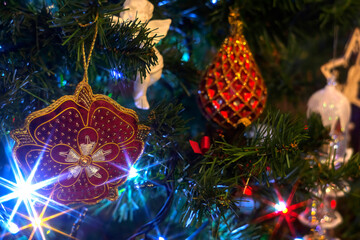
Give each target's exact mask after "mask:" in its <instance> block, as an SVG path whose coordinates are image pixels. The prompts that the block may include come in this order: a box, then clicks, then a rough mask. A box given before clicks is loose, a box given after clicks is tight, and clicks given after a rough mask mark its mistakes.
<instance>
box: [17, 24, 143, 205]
mask: <svg viewBox="0 0 360 240" xmlns="http://www.w3.org/2000/svg"><path fill="white" fill-rule="evenodd" d="M93 23H95V24H96V25H95V35H94V38H93V41H92V44H91V47H90V52H89V55H88V57H87V58H86V56H85V47H84V44H83V45H82V52H83V61H84V77H83V80H82V81H81V82H80V83H79V84H78V85H77V87H76V90H75V93H74V95H69V96H63V97H61V98H60V99H58V100H56V101H55V102H54V103H53V104H51V105H50V106H48V107H46V108H44V109H42V110H39V111H36V112H34V113H32V114H30V115H29V116H28V117H27V118H26V120H25V124H24V127H23V128H20V129H16V130H14V131H12V132H11V136H12V138H13V139H14V140H15V141H16V144H15V146H14V149H13V156H14V157H15V158H16V159H17V161H18V162H19V163H20V164H21V167H22V169H23V170H24V171H25V172H31V170H32V169H34V168H35V167H37V170H36V173H35V176H34V181H36V182H41V181H46V180H48V179H56V181H54V183H52V184H51V185H48V186H46V187H44V188H42V189H40V190H39V193H41V194H43V195H45V196H49V197H51V198H52V199H53V200H55V201H57V202H59V203H62V204H71V203H79V202H82V203H86V204H95V203H97V202H99V201H101V200H102V199H104V198H107V199H109V200H116V199H117V197H118V190H117V188H118V186H120V185H121V184H123V183H124V182H125V181H126V179H127V176H128V171H129V169H130V168H131V166H132V165H133V164H134V163H135V162H136V161H137V159H138V158H139V157H140V156H141V154H142V152H143V149H144V141H143V140H144V138H145V137H146V135H147V132H148V131H149V128H148V127H147V126H144V125H140V124H138V122H139V120H138V116H137V114H136V113H135V111H133V110H131V109H127V108H124V107H122V106H120V105H119V104H118V103H117V102H116V101H114V100H113V99H111V98H109V97H107V96H105V95H101V94H93V92H92V89H91V87H90V85H89V84H88V74H87V70H88V67H89V64H90V58H91V53H92V50H93V48H94V45H95V41H96V36H97V28H98V26H97V18H96V21H94V22H92V23H91V24H93ZM91 24H85V25H82V24H79V25H80V26H81V27H87V26H89V25H91Z"/></svg>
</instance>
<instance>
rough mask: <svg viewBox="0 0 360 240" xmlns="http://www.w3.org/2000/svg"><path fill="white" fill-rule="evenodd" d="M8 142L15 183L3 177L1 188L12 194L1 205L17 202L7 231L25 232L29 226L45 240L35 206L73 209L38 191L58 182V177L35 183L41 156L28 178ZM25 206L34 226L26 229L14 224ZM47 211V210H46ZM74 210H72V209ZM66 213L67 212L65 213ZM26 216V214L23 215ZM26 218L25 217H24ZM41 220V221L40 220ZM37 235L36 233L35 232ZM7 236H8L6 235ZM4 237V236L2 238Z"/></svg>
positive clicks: (0, 179)
mask: <svg viewBox="0 0 360 240" xmlns="http://www.w3.org/2000/svg"><path fill="white" fill-rule="evenodd" d="M6 140H7V144H6V145H7V146H5V147H4V149H5V151H6V156H7V157H8V159H10V161H9V162H10V167H11V170H12V172H13V174H14V178H15V181H14V182H13V181H10V180H8V179H5V178H3V177H0V187H4V188H6V189H8V190H10V193H8V194H5V195H3V196H1V197H0V204H2V203H4V202H8V201H10V200H16V202H15V205H14V206H13V208H12V209H10V210H11V214H10V216H9V218H8V219H7V225H8V227H7V230H8V231H9V233H11V234H14V233H16V232H18V231H20V230H23V229H24V228H28V227H29V226H34V229H35V230H38V233H39V234H40V235H41V239H45V235H44V232H43V230H42V228H41V226H42V222H41V217H42V216H41V217H40V218H39V215H38V213H37V211H36V210H35V204H36V203H37V202H39V203H41V204H44V205H45V206H46V207H47V206H48V205H50V206H51V207H52V208H53V209H57V210H59V209H60V211H62V212H63V210H64V209H68V211H70V209H71V208H68V207H66V206H65V205H62V204H59V203H57V202H55V201H53V200H52V199H50V198H48V197H46V196H44V195H42V194H40V193H38V192H37V191H38V190H39V189H42V188H44V187H46V186H49V185H51V184H54V183H55V182H57V181H58V177H56V178H51V179H47V180H44V181H41V182H37V183H33V179H34V176H35V173H36V171H37V169H38V167H39V164H40V159H41V154H40V156H39V159H38V160H37V162H36V164H35V166H34V168H33V169H32V171H31V172H30V174H29V176H28V177H27V178H26V177H25V176H24V175H23V173H22V171H21V170H20V167H19V165H18V163H17V161H16V160H14V159H13V158H12V157H11V149H12V146H13V144H11V143H10V141H9V139H8V138H6ZM22 205H24V206H25V209H26V212H27V216H26V217H27V218H28V220H29V221H30V222H32V224H29V225H27V226H25V227H20V228H19V227H18V226H17V225H16V224H15V223H13V218H14V216H15V214H20V213H19V212H18V210H19V208H20V206H22ZM45 209H46V208H45ZM71 210H72V209H71ZM65 212H66V211H65ZM21 215H24V214H21ZM24 216H25V215H24ZM39 219H40V220H39ZM34 234H35V232H34ZM5 235H6V234H5ZM2 237H3V236H2Z"/></svg>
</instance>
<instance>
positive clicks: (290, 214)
mask: <svg viewBox="0 0 360 240" xmlns="http://www.w3.org/2000/svg"><path fill="white" fill-rule="evenodd" d="M297 186H298V183H296V184H295V185H294V187H293V188H292V190H291V192H290V195H289V197H288V199H287V201H284V200H283V197H282V196H281V194H280V192H279V190H278V189H277V188H276V187H274V189H275V193H276V195H277V197H278V200H279V202H278V203H273V202H270V201H268V200H266V199H261V201H262V202H264V203H265V204H267V205H270V206H272V207H273V208H274V209H275V212H271V213H268V214H266V215H264V216H261V217H258V218H257V219H255V222H256V223H260V222H263V221H266V220H268V219H271V218H275V217H279V218H278V220H277V223H276V225H275V228H274V230H273V234H272V236H275V234H276V233H277V231H278V230H279V228H280V226H281V224H282V222H283V221H284V220H285V221H286V223H287V225H288V226H289V230H290V232H291V233H292V235H293V236H296V234H295V228H294V226H293V224H292V220H291V218H297V216H298V214H297V213H296V212H294V210H295V209H297V208H300V207H303V206H305V204H306V201H304V202H300V203H296V204H291V203H292V200H293V198H294V195H295V192H296V189H297Z"/></svg>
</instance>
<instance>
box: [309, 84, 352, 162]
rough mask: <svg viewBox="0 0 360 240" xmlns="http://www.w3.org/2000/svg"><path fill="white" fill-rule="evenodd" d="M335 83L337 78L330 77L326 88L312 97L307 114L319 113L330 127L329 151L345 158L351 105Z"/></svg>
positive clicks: (324, 123) (323, 121) (325, 124)
mask: <svg viewBox="0 0 360 240" xmlns="http://www.w3.org/2000/svg"><path fill="white" fill-rule="evenodd" d="M335 85H336V82H335V79H329V80H328V84H327V85H326V86H325V88H323V89H320V90H319V91H317V92H315V93H314V94H313V95H312V96H311V97H310V99H309V101H308V110H307V115H308V116H309V115H310V114H311V113H319V114H320V116H321V120H322V123H323V125H324V126H325V127H330V136H331V137H332V141H331V142H330V145H329V146H328V147H329V149H328V153H329V152H330V151H331V152H332V153H333V154H335V159H338V158H344V156H345V154H346V148H347V135H348V124H349V122H350V115H351V106H350V102H349V100H348V99H347V98H346V97H345V96H344V95H343V94H342V93H341V92H340V91H339V90H337V89H336V87H335ZM330 149H331V150H330Z"/></svg>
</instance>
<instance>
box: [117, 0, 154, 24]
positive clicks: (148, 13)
mask: <svg viewBox="0 0 360 240" xmlns="http://www.w3.org/2000/svg"><path fill="white" fill-rule="evenodd" d="M123 6H124V9H128V10H126V11H123V12H121V13H120V17H121V18H122V19H123V20H125V21H126V20H130V21H134V20H135V19H139V20H140V21H141V22H143V23H144V22H147V21H149V20H150V19H151V18H152V16H153V11H154V5H153V4H152V3H151V2H149V1H147V0H126V1H125V2H124V5H123Z"/></svg>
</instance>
